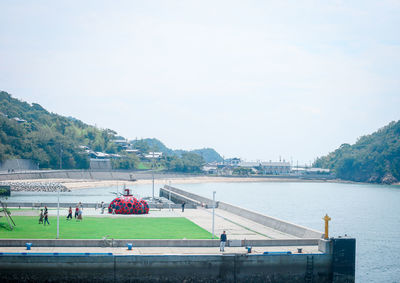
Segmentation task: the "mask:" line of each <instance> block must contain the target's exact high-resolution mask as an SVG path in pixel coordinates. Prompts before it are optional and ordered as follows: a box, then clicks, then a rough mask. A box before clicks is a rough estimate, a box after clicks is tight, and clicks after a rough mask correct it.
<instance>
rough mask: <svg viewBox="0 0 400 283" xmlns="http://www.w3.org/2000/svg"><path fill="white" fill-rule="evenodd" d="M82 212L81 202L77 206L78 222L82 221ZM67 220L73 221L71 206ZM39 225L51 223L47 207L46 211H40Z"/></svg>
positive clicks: (76, 216) (76, 217) (76, 215)
mask: <svg viewBox="0 0 400 283" xmlns="http://www.w3.org/2000/svg"><path fill="white" fill-rule="evenodd" d="M82 211H83V205H82V203H81V202H79V203H78V204H77V205H76V208H75V219H76V220H77V221H78V220H82ZM67 220H72V207H71V206H70V207H69V209H68V216H67ZM39 224H44V225H46V224H47V225H50V222H49V209H48V208H47V206H45V207H44V209H41V210H40V214H39Z"/></svg>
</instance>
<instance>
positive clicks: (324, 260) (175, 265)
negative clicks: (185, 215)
mask: <svg viewBox="0 0 400 283" xmlns="http://www.w3.org/2000/svg"><path fill="white" fill-rule="evenodd" d="M306 278H309V279H311V280H312V281H310V282H321V283H325V282H326V283H328V282H329V283H330V282H333V281H332V257H331V256H330V255H328V254H312V255H311V254H271V255H248V254H222V255H113V254H104V255H91V254H81V255H80V254H75V255H71V254H62V253H59V254H36V255H35V254H25V255H23V254H19V255H17V254H2V255H0V280H2V281H3V282H8V281H23V282H41V281H46V282H56V281H57V282H60V281H61V282H62V281H66V282H67V281H68V282H73V281H81V282H83V281H84V282H277V283H280V282H302V283H303V282H306V281H305V279H306ZM343 278H344V277H343ZM342 282H348V281H336V282H335V283H342Z"/></svg>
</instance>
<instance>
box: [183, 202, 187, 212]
mask: <svg viewBox="0 0 400 283" xmlns="http://www.w3.org/2000/svg"><path fill="white" fill-rule="evenodd" d="M185 204H186V203H185V202H182V212H184V211H185Z"/></svg>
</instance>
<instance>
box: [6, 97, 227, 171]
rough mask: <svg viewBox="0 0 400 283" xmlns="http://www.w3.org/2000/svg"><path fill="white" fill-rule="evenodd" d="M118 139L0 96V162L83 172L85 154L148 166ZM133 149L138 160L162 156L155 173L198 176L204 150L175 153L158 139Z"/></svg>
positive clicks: (215, 155)
mask: <svg viewBox="0 0 400 283" xmlns="http://www.w3.org/2000/svg"><path fill="white" fill-rule="evenodd" d="M121 139H124V137H120V136H117V133H116V132H115V131H113V130H110V129H99V128H97V127H94V126H90V125H87V124H85V123H83V122H82V121H80V120H77V119H75V118H72V117H64V116H61V115H58V114H55V113H50V112H48V111H47V110H46V109H44V108H43V107H42V106H40V105H39V104H37V103H32V104H29V103H27V102H24V101H21V100H18V99H15V98H13V97H12V96H11V95H10V94H8V93H7V92H4V91H0V162H2V161H4V160H6V159H14V158H24V159H32V160H34V161H35V162H37V163H38V164H39V167H40V168H51V169H58V168H60V167H62V168H63V169H86V168H89V156H88V152H87V149H88V148H89V149H90V150H91V151H93V152H104V153H107V154H118V158H116V159H113V160H112V164H113V167H114V168H115V169H135V168H142V169H146V168H149V166H153V165H151V162H148V161H146V160H143V159H142V158H141V156H139V155H138V154H135V153H128V152H127V151H125V150H124V148H122V147H121V146H120V145H118V144H116V143H115V142H114V140H121ZM132 144H133V146H134V148H137V149H139V150H140V153H142V154H145V153H147V152H149V151H162V152H163V153H164V155H163V157H162V158H160V159H159V160H158V165H157V166H158V168H159V169H166V170H172V171H180V172H200V171H201V167H202V165H203V164H204V159H203V157H202V152H203V150H198V151H197V152H186V151H174V150H171V149H169V148H167V147H166V146H165V145H164V144H163V143H162V142H160V141H159V140H157V139H144V140H138V141H135V142H132ZM85 149H86V151H85ZM206 152H211V153H212V155H211V156H213V157H212V158H218V157H220V155H219V154H218V153H216V152H215V151H214V150H213V149H206ZM213 152H214V153H213ZM204 157H205V158H207V159H209V157H210V154H208V153H207V154H204ZM60 160H61V162H60Z"/></svg>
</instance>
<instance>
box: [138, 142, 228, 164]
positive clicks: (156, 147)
mask: <svg viewBox="0 0 400 283" xmlns="http://www.w3.org/2000/svg"><path fill="white" fill-rule="evenodd" d="M131 143H132V144H133V145H134V147H136V148H138V149H141V150H145V151H159V152H162V153H163V154H165V155H169V156H173V155H177V156H182V154H183V153H195V154H197V155H200V156H201V157H203V159H204V161H205V162H214V161H216V162H221V161H223V158H222V157H221V155H219V153H218V152H216V151H215V150H214V149H212V148H203V149H195V150H191V151H187V150H181V149H176V150H173V149H170V148H168V147H166V146H165V145H164V144H163V143H162V142H161V141H159V140H158V139H155V138H147V139H140V140H132V141H131Z"/></svg>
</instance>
